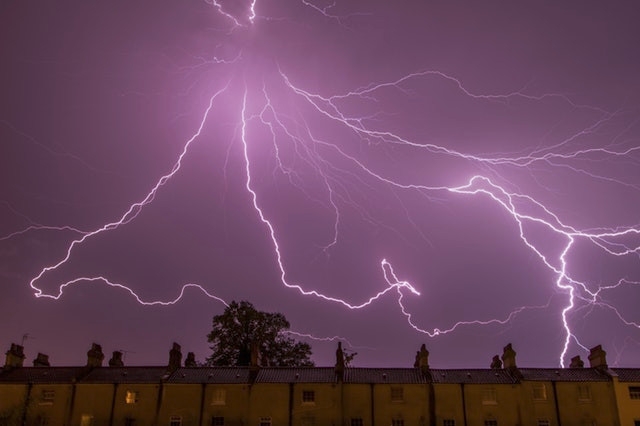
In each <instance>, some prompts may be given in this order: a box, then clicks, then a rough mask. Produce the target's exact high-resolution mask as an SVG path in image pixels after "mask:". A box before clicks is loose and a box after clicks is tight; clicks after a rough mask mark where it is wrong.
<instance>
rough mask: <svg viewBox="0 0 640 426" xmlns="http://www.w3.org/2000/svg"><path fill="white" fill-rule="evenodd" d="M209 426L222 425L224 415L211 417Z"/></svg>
mask: <svg viewBox="0 0 640 426" xmlns="http://www.w3.org/2000/svg"><path fill="white" fill-rule="evenodd" d="M211 426H224V417H222V416H213V417H211Z"/></svg>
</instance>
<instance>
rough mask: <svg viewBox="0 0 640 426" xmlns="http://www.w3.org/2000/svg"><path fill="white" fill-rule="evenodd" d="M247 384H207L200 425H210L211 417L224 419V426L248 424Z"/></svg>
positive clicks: (248, 386)
mask: <svg viewBox="0 0 640 426" xmlns="http://www.w3.org/2000/svg"><path fill="white" fill-rule="evenodd" d="M249 388H250V385H248V384H207V385H205V388H204V406H203V412H202V425H203V426H205V425H207V426H208V425H211V424H212V418H213V417H218V418H219V417H222V418H224V425H225V426H241V425H247V424H248V421H249V420H248V412H249Z"/></svg>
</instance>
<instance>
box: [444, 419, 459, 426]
mask: <svg viewBox="0 0 640 426" xmlns="http://www.w3.org/2000/svg"><path fill="white" fill-rule="evenodd" d="M442 426H456V421H455V420H453V419H444V420H443V421H442Z"/></svg>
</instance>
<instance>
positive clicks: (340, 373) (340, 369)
mask: <svg viewBox="0 0 640 426" xmlns="http://www.w3.org/2000/svg"><path fill="white" fill-rule="evenodd" d="M335 372H336V378H337V379H338V382H339V383H342V381H343V380H344V351H343V350H342V342H338V349H336V365H335Z"/></svg>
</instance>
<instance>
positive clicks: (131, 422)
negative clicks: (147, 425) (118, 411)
mask: <svg viewBox="0 0 640 426" xmlns="http://www.w3.org/2000/svg"><path fill="white" fill-rule="evenodd" d="M135 424H136V419H132V418H131V417H127V418H125V419H124V426H135Z"/></svg>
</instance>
